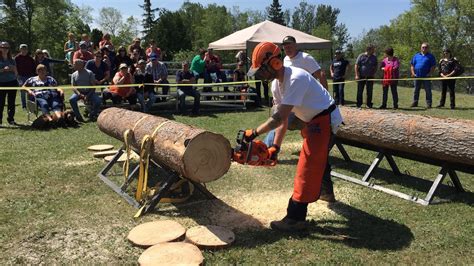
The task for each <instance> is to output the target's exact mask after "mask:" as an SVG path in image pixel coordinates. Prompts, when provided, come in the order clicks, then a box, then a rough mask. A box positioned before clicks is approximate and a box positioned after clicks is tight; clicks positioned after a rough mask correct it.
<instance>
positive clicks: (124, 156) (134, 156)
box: [104, 152, 140, 163]
mask: <svg viewBox="0 0 474 266" xmlns="http://www.w3.org/2000/svg"><path fill="white" fill-rule="evenodd" d="M114 156H115V154H114V155H109V156H105V157H104V160H105V161H106V162H110V161H112V159H113V158H114ZM130 159H131V160H138V159H140V156H138V154H136V153H135V152H132V153H131V154H130ZM125 160H127V154H126V153H124V154H122V155H120V157H119V158H118V160H117V162H119V163H123V162H125Z"/></svg>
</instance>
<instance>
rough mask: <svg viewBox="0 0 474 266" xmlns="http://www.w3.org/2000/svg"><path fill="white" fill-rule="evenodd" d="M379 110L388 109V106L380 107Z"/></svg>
mask: <svg viewBox="0 0 474 266" xmlns="http://www.w3.org/2000/svg"><path fill="white" fill-rule="evenodd" d="M379 109H387V106H386V105H381V106H380V107H379Z"/></svg>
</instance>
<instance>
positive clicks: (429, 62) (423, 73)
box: [410, 42, 436, 108]
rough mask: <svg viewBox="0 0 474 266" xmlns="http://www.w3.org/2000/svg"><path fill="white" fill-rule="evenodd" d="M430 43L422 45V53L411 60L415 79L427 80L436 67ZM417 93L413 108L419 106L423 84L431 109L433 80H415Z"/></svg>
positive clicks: (427, 102) (428, 105)
mask: <svg viewBox="0 0 474 266" xmlns="http://www.w3.org/2000/svg"><path fill="white" fill-rule="evenodd" d="M429 48H430V47H429V45H428V43H425V42H424V43H422V44H421V52H419V53H416V54H415V55H414V56H413V58H412V59H411V62H410V64H411V67H410V70H411V76H412V77H415V78H427V77H430V75H431V73H432V72H433V71H434V68H435V66H436V59H435V57H434V55H432V54H431V53H429V52H428V51H429ZM414 83H415V92H414V95H413V103H412V104H411V107H417V106H418V99H419V97H420V89H421V85H422V84H423V88H424V89H425V92H426V106H427V107H428V108H431V103H432V96H431V80H417V79H416V80H415V82H414Z"/></svg>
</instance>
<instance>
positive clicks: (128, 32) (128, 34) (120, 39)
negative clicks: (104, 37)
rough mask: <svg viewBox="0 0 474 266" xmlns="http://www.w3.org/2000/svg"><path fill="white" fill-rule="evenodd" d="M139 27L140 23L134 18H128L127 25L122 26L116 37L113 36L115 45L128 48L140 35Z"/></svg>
mask: <svg viewBox="0 0 474 266" xmlns="http://www.w3.org/2000/svg"><path fill="white" fill-rule="evenodd" d="M138 25H140V21H139V20H138V19H136V18H135V17H133V16H130V17H128V18H127V20H126V21H125V23H123V24H122V27H121V28H120V29H119V31H118V33H117V35H116V36H113V43H114V45H116V46H128V45H130V44H131V43H132V41H133V38H135V37H137V36H138V35H139V34H140V30H138Z"/></svg>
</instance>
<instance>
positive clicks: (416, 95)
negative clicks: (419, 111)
mask: <svg viewBox="0 0 474 266" xmlns="http://www.w3.org/2000/svg"><path fill="white" fill-rule="evenodd" d="M414 84H415V93H414V94H413V104H414V105H418V99H419V98H420V90H421V85H422V84H423V88H424V89H425V93H426V105H427V106H429V107H431V103H432V95H431V80H415V81H414Z"/></svg>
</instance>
